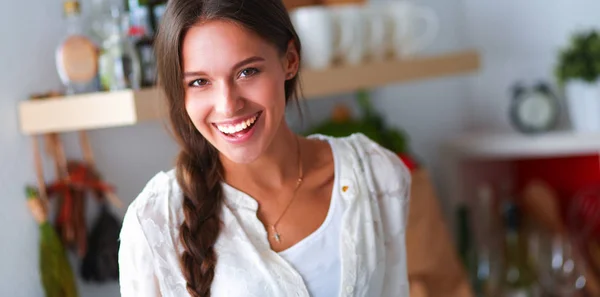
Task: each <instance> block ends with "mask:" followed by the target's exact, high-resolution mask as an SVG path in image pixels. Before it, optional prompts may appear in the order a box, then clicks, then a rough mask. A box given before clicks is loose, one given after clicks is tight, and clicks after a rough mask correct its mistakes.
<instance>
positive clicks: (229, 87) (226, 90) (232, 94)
mask: <svg viewBox="0 0 600 297" xmlns="http://www.w3.org/2000/svg"><path fill="white" fill-rule="evenodd" d="M242 108H244V100H243V99H242V98H241V96H240V95H239V93H238V92H237V90H236V88H235V86H234V85H233V84H231V83H223V84H221V87H220V88H219V91H218V93H217V95H216V99H215V111H216V112H217V113H219V114H221V115H223V116H227V117H232V116H235V115H236V113H237V112H238V111H240V110H241V109H242Z"/></svg>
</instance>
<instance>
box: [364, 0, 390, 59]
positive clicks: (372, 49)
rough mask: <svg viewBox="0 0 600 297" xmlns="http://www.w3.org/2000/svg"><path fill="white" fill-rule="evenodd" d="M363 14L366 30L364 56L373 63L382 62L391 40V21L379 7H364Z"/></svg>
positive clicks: (376, 5)
mask: <svg viewBox="0 0 600 297" xmlns="http://www.w3.org/2000/svg"><path fill="white" fill-rule="evenodd" d="M363 9H364V12H365V17H366V28H367V42H366V46H367V52H366V55H367V56H368V57H369V58H370V59H371V60H374V61H382V60H384V59H385V58H386V56H387V54H388V52H389V49H390V48H391V46H388V43H390V44H391V42H390V40H391V38H392V29H393V26H392V25H391V23H390V22H391V20H390V19H389V18H388V16H387V12H386V10H385V9H383V8H382V7H381V5H378V4H375V5H365V6H364V8H363Z"/></svg>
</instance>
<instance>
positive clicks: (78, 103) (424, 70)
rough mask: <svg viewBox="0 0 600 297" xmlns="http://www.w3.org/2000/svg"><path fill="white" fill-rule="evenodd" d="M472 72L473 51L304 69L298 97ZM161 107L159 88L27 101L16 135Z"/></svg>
mask: <svg viewBox="0 0 600 297" xmlns="http://www.w3.org/2000/svg"><path fill="white" fill-rule="evenodd" d="M477 69H479V55H478V53H477V52H475V51H465V52H458V53H451V54H446V55H441V56H433V57H419V58H413V59H407V60H392V61H384V62H374V63H365V64H363V65H358V66H337V67H332V68H330V69H327V70H321V71H314V70H309V69H307V70H303V72H302V76H301V82H302V93H303V95H304V97H305V98H307V99H311V98H315V97H324V96H328V95H333V94H339V93H346V92H352V91H356V90H359V89H372V88H375V87H380V86H384V85H388V84H391V83H400V82H408V81H415V80H422V79H429V78H436V77H443V76H449V75H461V74H467V73H469V72H473V71H476V70H477ZM161 102H162V101H161V92H160V91H159V90H158V89H145V90H140V91H132V90H126V91H118V92H103V93H93V94H84V95H78V96H70V97H59V98H54V99H46V100H27V101H23V102H22V103H20V105H19V113H20V121H21V130H22V131H23V133H25V134H42V133H50V132H68V131H76V130H90V129H99V128H108V127H118V126H128V125H134V124H136V123H139V122H142V121H146V120H154V119H158V118H159V117H160V116H161V112H164V108H160V106H161Z"/></svg>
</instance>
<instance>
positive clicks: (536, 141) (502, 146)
mask: <svg viewBox="0 0 600 297" xmlns="http://www.w3.org/2000/svg"><path fill="white" fill-rule="evenodd" d="M448 147H449V148H450V149H451V150H452V151H453V152H456V153H458V154H459V156H460V157H461V158H465V159H485V160H508V159H525V158H527V159H533V158H549V157H563V156H577V155H589V154H598V153H600V134H578V133H574V132H552V133H547V134H542V135H535V136H526V135H520V134H487V135H485V134H481V135H478V134H474V135H465V136H461V137H458V138H456V139H454V140H452V141H450V142H449V143H448Z"/></svg>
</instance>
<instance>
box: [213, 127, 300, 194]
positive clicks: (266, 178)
mask: <svg viewBox="0 0 600 297" xmlns="http://www.w3.org/2000/svg"><path fill="white" fill-rule="evenodd" d="M299 141H301V140H300V139H299V137H298V136H297V135H296V134H295V133H294V132H293V131H292V130H291V129H290V128H289V127H288V126H287V125H286V124H282V125H281V127H280V129H279V131H278V133H277V135H276V136H275V137H274V138H273V141H272V142H271V144H270V145H269V146H268V147H267V150H266V151H265V152H264V153H263V154H262V156H261V157H259V158H258V159H256V160H255V161H253V162H252V163H248V164H238V163H234V162H232V161H230V160H229V159H227V158H226V157H223V156H221V162H222V164H223V169H224V171H225V182H227V183H228V184H230V185H232V186H234V187H239V186H242V187H243V185H246V184H248V183H252V184H254V185H255V186H258V187H260V188H264V189H274V190H276V189H280V188H282V187H285V186H286V185H289V184H290V183H291V182H293V183H295V182H296V180H297V179H298V177H299V176H298V172H299V168H298V165H299V163H298V157H299V156H300V155H299V151H298V150H299V149H300V150H301V146H302V144H299Z"/></svg>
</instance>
